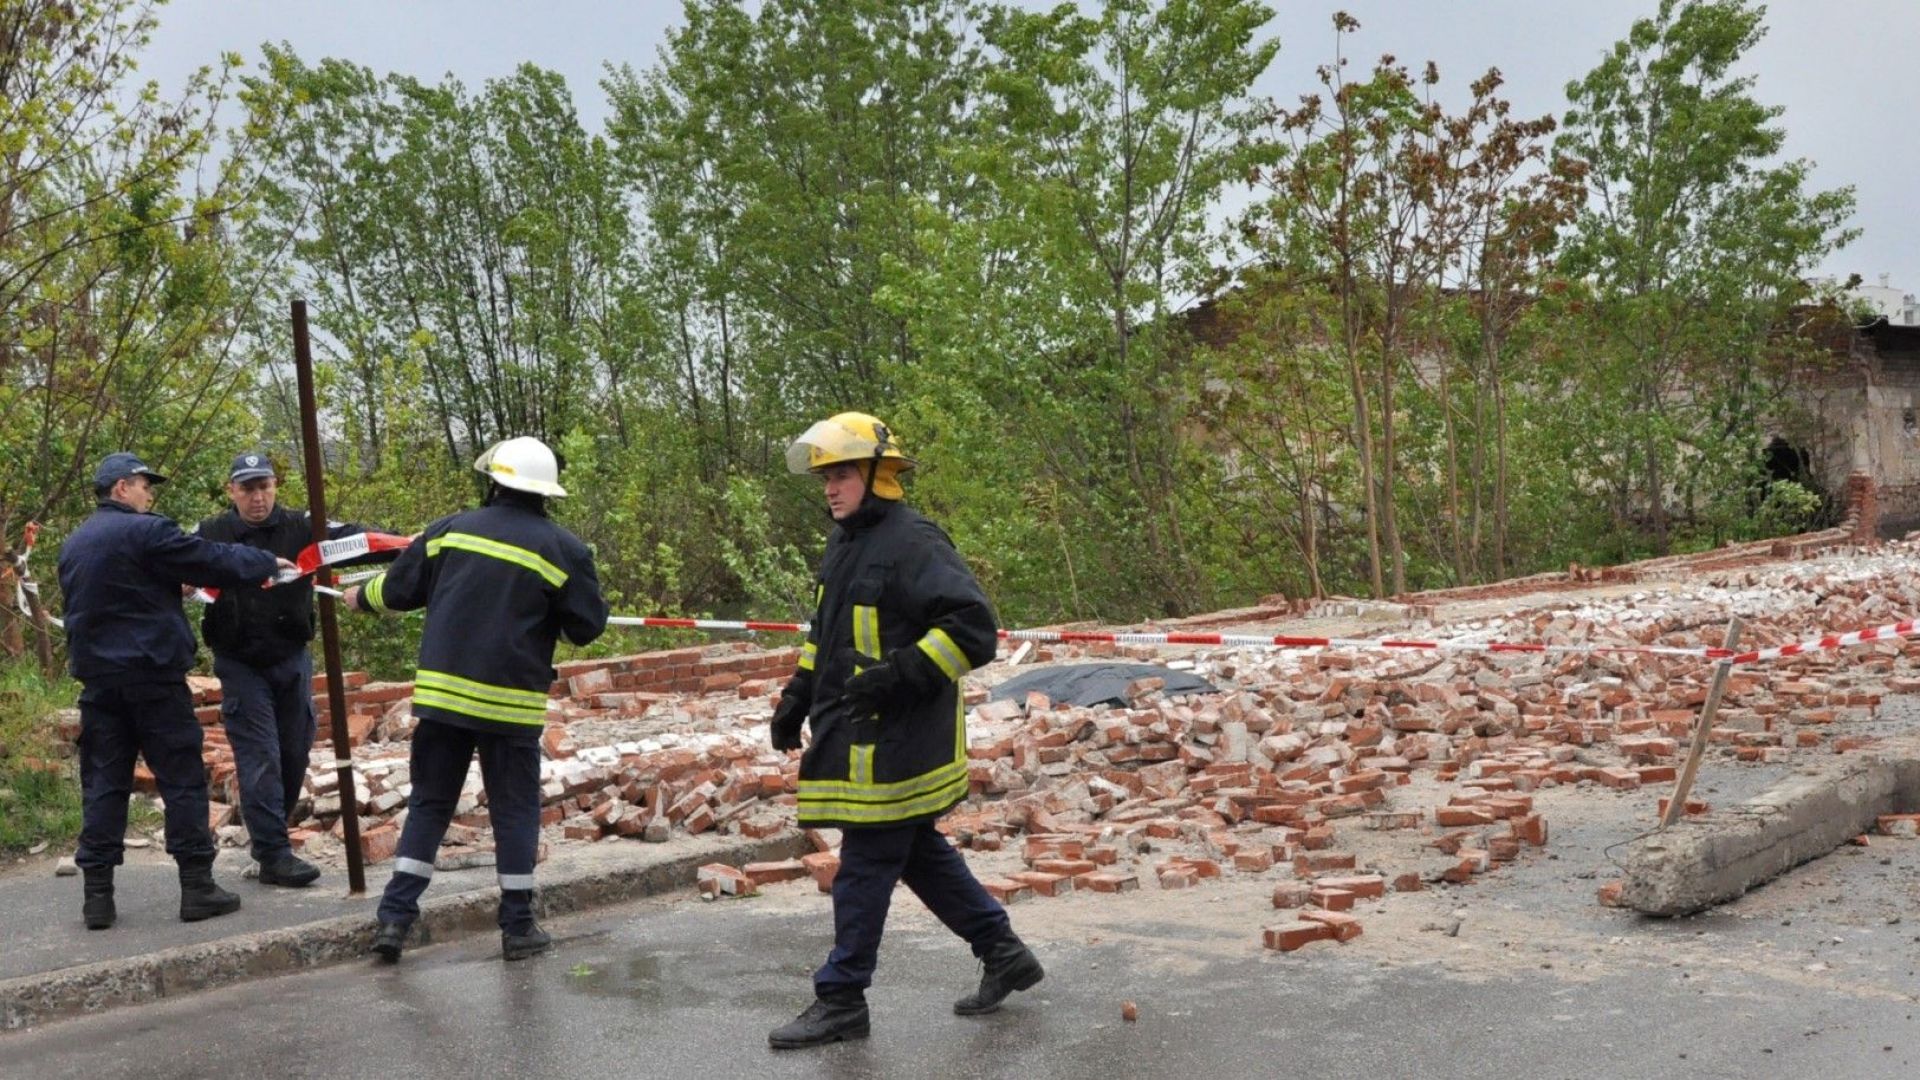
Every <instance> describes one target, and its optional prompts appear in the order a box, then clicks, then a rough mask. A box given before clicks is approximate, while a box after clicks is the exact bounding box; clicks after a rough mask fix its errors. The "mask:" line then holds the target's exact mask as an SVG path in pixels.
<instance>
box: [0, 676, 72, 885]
mask: <svg viewBox="0 0 1920 1080" xmlns="http://www.w3.org/2000/svg"><path fill="white" fill-rule="evenodd" d="M78 693H79V692H78V687H77V686H76V684H74V683H73V682H71V681H70V680H67V679H59V680H56V681H49V680H47V679H45V678H43V677H42V676H41V675H40V673H39V671H37V670H36V669H35V668H34V667H33V665H32V664H31V663H18V664H10V665H0V854H18V853H20V852H23V851H26V850H28V849H29V848H31V847H33V846H34V845H35V844H38V843H40V842H42V841H45V842H47V843H49V844H53V845H61V844H68V843H71V842H72V840H73V838H74V837H76V836H78V835H79V834H80V782H79V780H77V779H76V778H75V776H74V760H73V758H72V757H71V756H70V753H69V750H68V748H66V747H63V746H62V745H61V739H60V733H59V731H58V730H57V728H56V726H55V720H54V714H55V713H56V712H57V711H58V710H60V709H64V708H70V707H71V706H72V705H73V704H74V702H75V700H77V698H78Z"/></svg>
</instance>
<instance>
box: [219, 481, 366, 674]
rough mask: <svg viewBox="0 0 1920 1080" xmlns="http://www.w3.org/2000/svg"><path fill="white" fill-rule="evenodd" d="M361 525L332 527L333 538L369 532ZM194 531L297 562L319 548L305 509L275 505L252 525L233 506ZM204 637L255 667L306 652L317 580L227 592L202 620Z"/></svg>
mask: <svg viewBox="0 0 1920 1080" xmlns="http://www.w3.org/2000/svg"><path fill="white" fill-rule="evenodd" d="M365 531H366V530H365V529H364V528H363V527H361V526H359V525H343V524H340V523H338V522H329V523H328V525H327V539H329V540H337V539H339V538H340V537H342V536H351V535H353V534H355V533H360V532H365ZM194 532H195V533H197V534H198V535H200V536H203V537H205V538H206V539H208V540H217V541H219V542H220V543H223V544H245V545H246V546H248V547H252V548H259V549H260V550H262V551H267V552H271V553H273V554H275V555H278V556H280V557H281V558H283V559H293V558H297V557H298V556H299V554H300V552H301V551H303V550H305V549H306V547H307V546H308V545H309V544H312V543H313V518H312V517H310V516H308V514H307V512H306V511H304V510H288V509H287V508H286V507H284V506H275V507H274V508H273V512H272V513H271V514H268V515H267V520H265V521H263V522H261V523H260V524H258V525H249V524H247V522H246V519H245V518H242V517H241V516H240V512H239V511H237V510H235V509H233V508H232V507H228V508H227V512H226V513H224V514H220V515H217V516H215V517H210V518H208V519H206V520H205V521H202V522H201V523H200V524H199V526H197V527H196V528H195V529H194ZM200 636H201V637H202V638H204V639H205V640H206V643H207V648H209V649H212V650H213V654H214V655H215V656H220V657H225V658H228V659H233V660H238V661H240V662H242V663H245V664H251V665H253V666H254V667H271V666H272V665H274V664H277V663H279V662H280V661H282V660H285V659H286V658H288V657H290V656H295V655H297V654H299V653H301V652H303V651H305V650H306V647H307V642H309V641H312V640H313V581H312V579H311V578H301V579H300V580H298V581H291V582H288V583H287V584H285V585H280V586H277V587H275V588H271V589H223V590H221V592H220V595H219V597H218V598H216V599H215V600H214V602H213V603H211V604H208V605H207V610H206V612H205V613H204V614H203V615H201V617H200Z"/></svg>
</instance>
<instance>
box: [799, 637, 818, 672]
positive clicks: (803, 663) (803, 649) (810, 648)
mask: <svg viewBox="0 0 1920 1080" xmlns="http://www.w3.org/2000/svg"><path fill="white" fill-rule="evenodd" d="M819 655H820V650H819V649H818V648H816V647H815V646H814V644H813V642H811V641H809V642H807V643H806V644H805V645H802V646H800V670H801V671H812V670H813V661H814V658H815V657H817V656H819Z"/></svg>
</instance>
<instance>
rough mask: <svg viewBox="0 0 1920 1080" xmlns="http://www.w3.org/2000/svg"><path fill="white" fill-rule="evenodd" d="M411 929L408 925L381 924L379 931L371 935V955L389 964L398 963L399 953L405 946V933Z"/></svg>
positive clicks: (396, 923) (395, 923)
mask: <svg viewBox="0 0 1920 1080" xmlns="http://www.w3.org/2000/svg"><path fill="white" fill-rule="evenodd" d="M410 929H412V926H411V925H410V924H408V923H398V922H383V923H381V924H380V930H379V932H378V933H376V934H374V935H373V950H372V951H373V955H375V956H377V957H379V958H380V959H382V960H384V961H386V962H387V963H389V964H397V963H399V962H400V952H401V950H403V949H405V948H406V946H407V931H408V930H410Z"/></svg>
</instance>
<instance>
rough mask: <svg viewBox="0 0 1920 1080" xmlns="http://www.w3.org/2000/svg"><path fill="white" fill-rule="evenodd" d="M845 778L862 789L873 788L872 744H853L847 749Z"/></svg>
mask: <svg viewBox="0 0 1920 1080" xmlns="http://www.w3.org/2000/svg"><path fill="white" fill-rule="evenodd" d="M847 776H848V777H850V778H851V780H852V782H853V783H854V784H857V785H859V786H860V787H862V788H871V787H873V744H872V743H864V744H863V743H854V744H853V745H852V746H851V747H848V748H847Z"/></svg>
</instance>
